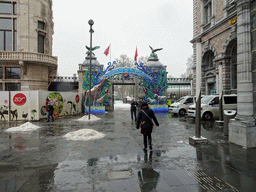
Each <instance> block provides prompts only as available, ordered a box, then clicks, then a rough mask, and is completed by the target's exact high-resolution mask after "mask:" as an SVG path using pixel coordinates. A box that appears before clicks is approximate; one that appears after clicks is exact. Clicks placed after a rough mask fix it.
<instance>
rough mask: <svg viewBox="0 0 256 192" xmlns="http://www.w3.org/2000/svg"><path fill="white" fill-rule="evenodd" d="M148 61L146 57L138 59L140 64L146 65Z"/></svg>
mask: <svg viewBox="0 0 256 192" xmlns="http://www.w3.org/2000/svg"><path fill="white" fill-rule="evenodd" d="M147 60H148V56H146V57H143V56H141V57H139V59H138V63H144V64H145V63H146V62H147Z"/></svg>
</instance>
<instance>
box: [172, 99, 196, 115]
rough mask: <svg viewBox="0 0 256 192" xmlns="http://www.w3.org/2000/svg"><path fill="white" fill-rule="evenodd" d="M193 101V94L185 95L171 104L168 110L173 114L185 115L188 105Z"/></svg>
mask: <svg viewBox="0 0 256 192" xmlns="http://www.w3.org/2000/svg"><path fill="white" fill-rule="evenodd" d="M194 102H195V96H193V95H187V96H184V97H181V98H180V99H179V100H177V101H176V102H175V103H173V104H171V105H170V107H169V111H170V112H171V113H173V114H178V115H185V114H186V113H187V110H188V107H189V106H190V105H192V104H193V103H194Z"/></svg>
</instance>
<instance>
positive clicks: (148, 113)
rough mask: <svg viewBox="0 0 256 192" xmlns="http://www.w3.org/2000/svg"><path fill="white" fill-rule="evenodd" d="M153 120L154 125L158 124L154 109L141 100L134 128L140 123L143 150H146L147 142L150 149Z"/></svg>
mask: <svg viewBox="0 0 256 192" xmlns="http://www.w3.org/2000/svg"><path fill="white" fill-rule="evenodd" d="M153 121H154V122H155V124H156V126H159V123H158V121H157V119H156V116H155V114H154V111H153V110H152V109H149V107H148V104H147V102H145V101H143V102H142V103H141V110H140V112H139V113H138V119H137V126H136V128H137V129H139V127H140V125H141V134H143V142H144V149H143V150H144V151H146V150H147V144H148V143H149V149H150V150H152V137H151V133H152V130H153Z"/></svg>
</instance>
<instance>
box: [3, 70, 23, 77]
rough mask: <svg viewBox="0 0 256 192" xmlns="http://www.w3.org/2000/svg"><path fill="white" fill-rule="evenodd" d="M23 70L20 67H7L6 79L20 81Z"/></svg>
mask: <svg viewBox="0 0 256 192" xmlns="http://www.w3.org/2000/svg"><path fill="white" fill-rule="evenodd" d="M20 78H21V68H20V67H6V68H5V79H20Z"/></svg>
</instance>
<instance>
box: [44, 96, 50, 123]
mask: <svg viewBox="0 0 256 192" xmlns="http://www.w3.org/2000/svg"><path fill="white" fill-rule="evenodd" d="M49 103H50V100H49V99H48V98H46V102H45V106H46V107H45V110H46V116H47V121H49V107H48V105H49Z"/></svg>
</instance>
